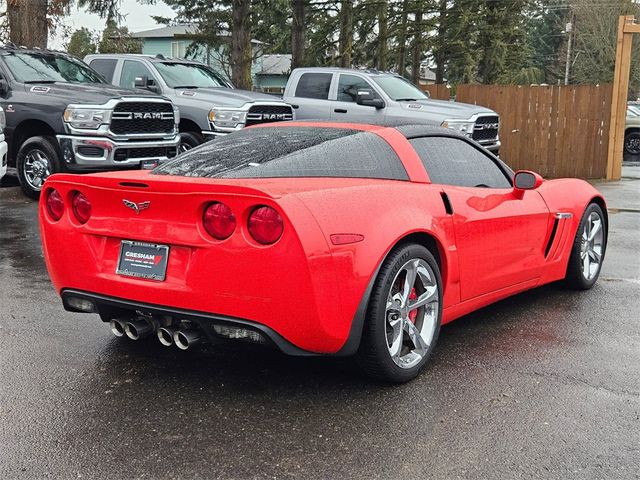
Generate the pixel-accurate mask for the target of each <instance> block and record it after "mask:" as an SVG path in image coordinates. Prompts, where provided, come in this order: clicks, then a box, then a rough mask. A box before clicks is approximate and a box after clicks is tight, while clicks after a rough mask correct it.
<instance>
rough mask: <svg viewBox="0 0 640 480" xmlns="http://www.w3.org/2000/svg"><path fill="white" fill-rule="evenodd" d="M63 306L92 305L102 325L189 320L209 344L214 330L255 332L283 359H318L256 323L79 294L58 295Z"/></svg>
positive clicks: (217, 338)
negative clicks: (128, 319) (137, 318)
mask: <svg viewBox="0 0 640 480" xmlns="http://www.w3.org/2000/svg"><path fill="white" fill-rule="evenodd" d="M61 297H62V304H63V306H64V309H65V310H67V311H69V312H81V313H86V312H83V311H81V310H78V309H76V308H74V307H72V306H71V305H69V299H70V298H72V297H73V298H81V299H84V300H90V301H91V302H93V304H94V306H95V308H96V313H98V314H99V315H100V317H101V318H102V320H103V321H105V322H107V321H109V320H111V319H113V318H118V317H119V316H121V315H123V314H131V315H136V314H138V315H139V314H144V315H153V316H159V317H164V316H170V317H173V318H174V319H177V320H189V321H190V322H193V323H196V324H197V325H198V327H199V328H200V330H202V331H203V332H204V333H205V334H206V335H207V337H208V338H209V339H210V340H213V341H216V340H219V338H220V337H219V336H218V335H217V334H216V332H215V330H214V326H216V325H220V326H233V327H238V328H243V329H248V330H253V331H255V332H258V333H259V334H260V335H261V336H262V337H263V338H264V339H265V340H266V342H267V343H268V344H271V345H272V346H274V347H276V348H277V349H279V350H280V351H281V352H282V353H284V354H286V355H295V356H317V355H319V354H317V353H313V352H308V351H306V350H302V349H301V348H298V347H296V346H295V345H293V344H292V343H291V342H289V341H287V340H286V339H285V338H284V337H282V336H281V335H280V334H278V333H277V332H276V331H275V330H273V329H271V328H269V327H267V326H265V325H261V324H259V323H256V322H251V321H249V320H244V319H240V318H234V317H228V316H225V315H216V314H211V313H204V312H197V311H192V310H183V309H179V308H173V307H167V306H162V305H153V304H148V303H142V302H136V301H133V300H125V299H122V298H114V297H108V296H105V295H98V294H95V293H90V292H84V291H80V290H73V289H64V290H62V292H61Z"/></svg>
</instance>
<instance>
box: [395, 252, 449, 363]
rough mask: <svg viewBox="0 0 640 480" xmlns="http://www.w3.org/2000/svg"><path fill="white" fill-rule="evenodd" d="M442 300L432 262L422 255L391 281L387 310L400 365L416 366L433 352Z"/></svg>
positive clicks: (406, 264)
mask: <svg viewBox="0 0 640 480" xmlns="http://www.w3.org/2000/svg"><path fill="white" fill-rule="evenodd" d="M438 302H439V292H438V284H437V282H436V276H435V274H434V272H433V270H432V268H431V267H430V266H429V264H428V263H427V262H426V261H425V260H423V259H421V258H414V259H412V260H409V261H408V262H407V263H405V264H404V265H403V266H402V268H401V269H400V270H399V271H398V273H397V274H396V277H395V278H394V280H393V283H392V284H391V290H390V291H389V295H388V297H387V307H386V311H385V315H386V323H385V327H386V329H385V337H386V341H387V348H388V349H389V355H390V356H391V358H392V359H393V361H394V363H395V364H396V365H398V366H399V367H401V368H411V367H413V366H414V365H416V364H418V363H420V361H421V360H422V358H423V357H424V356H425V355H426V354H427V352H428V351H429V346H430V345H431V343H432V342H433V336H434V333H435V330H436V325H437V324H438V312H439V309H438Z"/></svg>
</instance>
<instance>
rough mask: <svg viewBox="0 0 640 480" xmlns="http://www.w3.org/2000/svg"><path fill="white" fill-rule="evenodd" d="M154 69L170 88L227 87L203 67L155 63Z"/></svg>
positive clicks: (215, 74)
mask: <svg viewBox="0 0 640 480" xmlns="http://www.w3.org/2000/svg"><path fill="white" fill-rule="evenodd" d="M155 65H156V68H157V69H158V72H160V75H162V78H163V79H164V81H165V82H166V83H167V85H168V86H169V87H170V88H180V87H190V88H207V87H227V88H228V85H227V83H226V82H225V81H224V80H223V79H222V78H220V76H218V74H217V73H216V72H214V71H213V70H211V69H210V68H208V67H205V66H204V65H194V64H188V63H170V62H162V63H156V64H155Z"/></svg>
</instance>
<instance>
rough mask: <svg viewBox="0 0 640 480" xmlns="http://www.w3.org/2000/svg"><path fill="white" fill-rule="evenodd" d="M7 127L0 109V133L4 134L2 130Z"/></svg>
mask: <svg viewBox="0 0 640 480" xmlns="http://www.w3.org/2000/svg"><path fill="white" fill-rule="evenodd" d="M6 126H7V117H5V116H4V110H3V109H2V107H0V133H2V132H4V128H5V127H6Z"/></svg>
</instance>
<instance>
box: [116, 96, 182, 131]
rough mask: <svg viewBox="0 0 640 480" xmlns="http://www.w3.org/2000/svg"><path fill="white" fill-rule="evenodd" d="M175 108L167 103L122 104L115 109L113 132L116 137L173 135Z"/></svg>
mask: <svg viewBox="0 0 640 480" xmlns="http://www.w3.org/2000/svg"><path fill="white" fill-rule="evenodd" d="M173 130H174V118H173V106H172V105H171V104H170V103H165V102H120V103H119V104H117V105H116V107H115V108H114V109H113V116H112V117H111V132H113V133H114V134H116V135H144V134H166V133H173Z"/></svg>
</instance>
